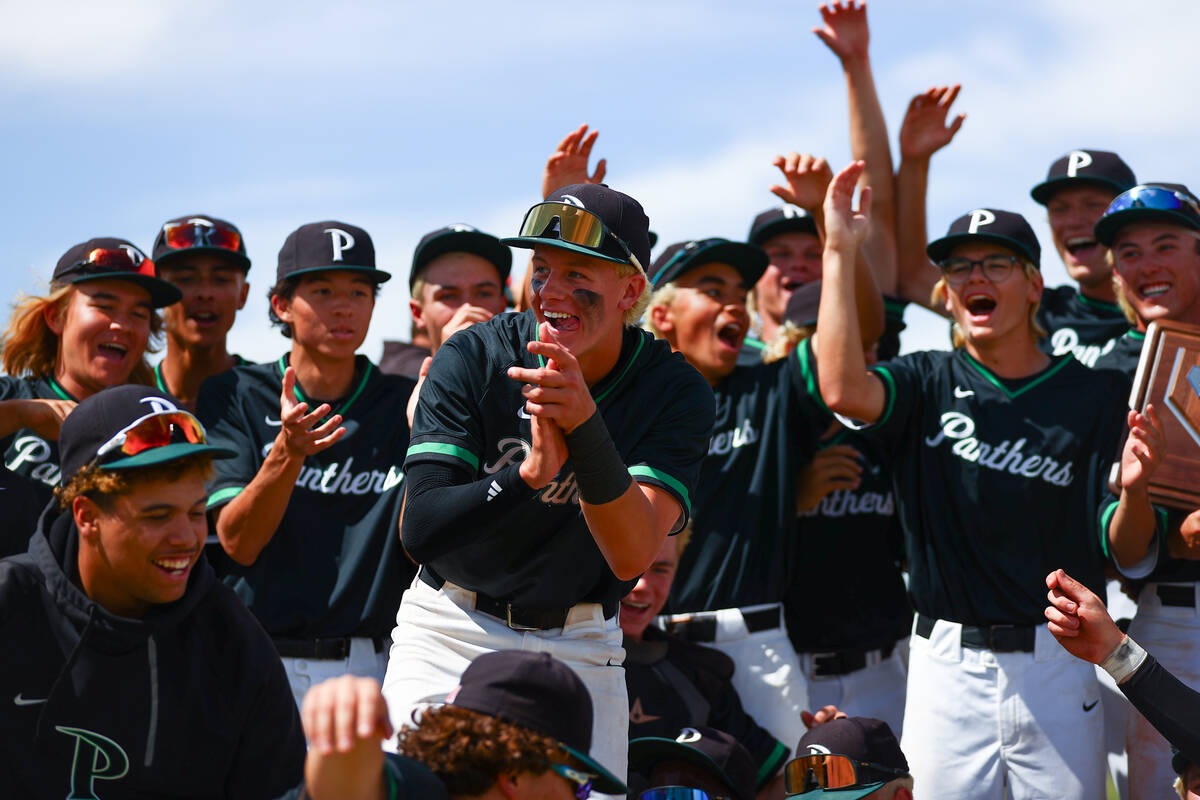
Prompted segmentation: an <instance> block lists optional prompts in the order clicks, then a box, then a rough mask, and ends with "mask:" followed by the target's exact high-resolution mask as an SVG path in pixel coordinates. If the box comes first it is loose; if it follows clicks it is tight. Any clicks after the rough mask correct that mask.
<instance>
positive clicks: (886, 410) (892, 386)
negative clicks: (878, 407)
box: [874, 367, 896, 425]
mask: <svg viewBox="0 0 1200 800" xmlns="http://www.w3.org/2000/svg"><path fill="white" fill-rule="evenodd" d="M874 372H875V374H876V375H878V376H879V377H880V378H882V379H883V388H884V391H885V392H886V394H887V402H886V403H884V404H883V413H882V414H880V415H879V419H877V420H875V424H876V425H883V424H884V423H885V422H887V421H888V419H890V418H891V416H892V409H893V408H894V407H895V405H896V379H895V378H893V377H892V373H891V372H889V371H888V368H887V367H876V368H875V370H874Z"/></svg>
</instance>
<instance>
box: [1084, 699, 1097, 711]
mask: <svg viewBox="0 0 1200 800" xmlns="http://www.w3.org/2000/svg"><path fill="white" fill-rule="evenodd" d="M1099 702H1100V701H1099V700H1093V701H1092V704H1091V705H1088V704H1087V703H1084V704H1083V710H1084V711H1091V710H1092V709H1093V708H1095V707H1096V703H1099Z"/></svg>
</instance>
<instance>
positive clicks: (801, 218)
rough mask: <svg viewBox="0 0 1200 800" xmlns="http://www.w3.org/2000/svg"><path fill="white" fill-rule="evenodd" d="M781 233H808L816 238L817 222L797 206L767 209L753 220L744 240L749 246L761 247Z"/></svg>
mask: <svg viewBox="0 0 1200 800" xmlns="http://www.w3.org/2000/svg"><path fill="white" fill-rule="evenodd" d="M781 233H809V234H812V235H813V236H816V235H817V221H816V220H815V219H813V215H812V214H810V213H808V212H807V211H805V210H804V209H803V208H800V207H799V206H793V205H786V206H777V207H776V208H768V209H767V210H766V211H764V212H762V213H761V214H759V215H758V216H757V217H755V218H754V222H752V223H751V224H750V235H749V236H747V237H746V238H747V240H748V241H749V242H750V243H751V244H757V245H760V246H761V245H762V243H763V242H765V241H766V240H767V239H770V238H771V237H772V236H778V235H779V234H781Z"/></svg>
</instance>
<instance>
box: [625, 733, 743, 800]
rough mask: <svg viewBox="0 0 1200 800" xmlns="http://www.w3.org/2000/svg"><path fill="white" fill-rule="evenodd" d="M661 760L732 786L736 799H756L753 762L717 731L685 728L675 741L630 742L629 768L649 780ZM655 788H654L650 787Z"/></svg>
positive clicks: (645, 738)
mask: <svg viewBox="0 0 1200 800" xmlns="http://www.w3.org/2000/svg"><path fill="white" fill-rule="evenodd" d="M660 761H685V762H687V763H689V764H693V765H695V766H697V767H700V768H701V769H703V770H705V771H706V772H708V773H709V774H711V775H712V776H713V777H715V778H716V779H718V780H719V781H721V783H723V784H725V785H726V786H727V787H729V789H730V791H732V792H733V796H734V798H735V800H754V794H755V789H756V784H757V781H756V778H757V771H756V769H755V767H754V759H753V758H751V756H750V753H749V752H748V751H747V750H746V748H745V747H743V746H742V745H741V744H740V743H739V742H738V740H737V739H734V738H733V737H732V736H730V735H729V734H727V733H725V732H724V731H719V730H716V729H714V728H704V727H696V728H684V729H683V730H681V731H680V732H679V735H678V736H676V737H675V738H674V739H665V738H658V737H652V736H647V737H643V738H640V739H632V740H630V742H629V769H630V771H631V772H640V773H642V774H643V775H646V776H647V777H649V775H650V772H651V770H653V769H654V765H655V764H657V763H659V762H660ZM651 788H652V787H651Z"/></svg>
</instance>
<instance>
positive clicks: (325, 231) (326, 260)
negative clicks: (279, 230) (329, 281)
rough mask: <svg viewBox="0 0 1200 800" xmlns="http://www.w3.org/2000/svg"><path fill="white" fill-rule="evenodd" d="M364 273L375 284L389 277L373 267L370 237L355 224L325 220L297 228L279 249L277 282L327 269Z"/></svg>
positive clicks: (373, 259) (372, 247)
mask: <svg viewBox="0 0 1200 800" xmlns="http://www.w3.org/2000/svg"><path fill="white" fill-rule="evenodd" d="M335 269H336V270H342V269H344V270H351V271H354V272H364V273H367V275H368V277H370V278H371V279H372V280H374V281H375V282H376V283H383V282H384V281H387V280H389V279H390V278H391V277H392V275H391V273H390V272H384V271H383V270H381V269H376V268H375V244H374V243H373V242H372V241H371V236H370V234H368V233H367V232H366V231H365V230H363V229H362V228H360V227H358V226H356V225H349V224H347V223H345V222H337V221H334V220H327V221H325V222H310V223H309V224H307V225H301V226H300V227H299V228H297V229H296V230H294V231H292V232H291V233H289V234H288V237H287V239H285V240H284V242H283V247H281V248H279V262H278V265H277V267H276V271H275V277H276V280H277V281H281V280H283V279H284V278H289V277H293V276H297V275H305V274H310V273H313V272H326V271H329V270H335Z"/></svg>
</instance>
